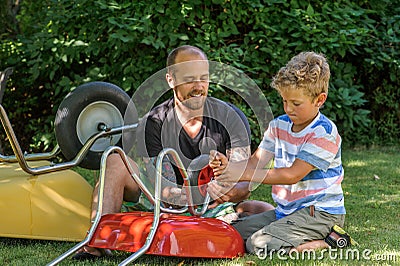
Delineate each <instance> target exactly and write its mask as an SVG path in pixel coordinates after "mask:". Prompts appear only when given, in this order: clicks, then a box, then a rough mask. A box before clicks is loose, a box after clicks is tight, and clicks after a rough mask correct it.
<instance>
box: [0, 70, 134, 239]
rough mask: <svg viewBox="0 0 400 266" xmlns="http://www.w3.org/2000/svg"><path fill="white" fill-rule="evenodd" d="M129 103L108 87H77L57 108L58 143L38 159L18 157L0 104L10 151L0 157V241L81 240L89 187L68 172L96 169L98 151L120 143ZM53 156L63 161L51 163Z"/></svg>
mask: <svg viewBox="0 0 400 266" xmlns="http://www.w3.org/2000/svg"><path fill="white" fill-rule="evenodd" d="M5 74H7V73H6V72H2V75H3V80H4V79H6V77H5ZM8 74H9V73H8ZM3 85H4V83H3ZM2 87H3V88H2V89H4V86H2ZM0 101H1V100H0ZM129 101H130V97H129V96H128V95H127V94H126V93H125V92H124V91H123V90H122V89H120V88H119V87H118V86H116V85H113V84H110V83H106V82H90V83H86V84H83V85H81V86H78V87H77V88H76V89H75V90H74V91H73V92H71V93H70V94H68V95H67V96H66V97H65V98H64V100H63V101H62V103H61V105H60V107H59V109H58V112H57V115H56V121H55V134H56V139H57V143H58V144H57V145H56V147H55V148H54V149H53V151H51V152H49V153H39V154H24V153H23V151H22V149H21V147H20V145H19V143H18V140H17V137H16V135H15V133H14V131H13V128H12V126H11V123H10V121H9V119H8V117H7V114H6V111H5V109H4V108H3V106H2V105H1V104H0V119H1V123H2V125H3V128H4V130H5V132H6V135H7V138H8V140H9V141H10V145H11V147H12V150H13V152H14V154H13V155H10V156H7V155H3V154H0V216H1V217H2V222H1V223H0V237H15V238H30V239H44V240H62V241H64V240H65V241H81V240H82V239H84V237H85V236H86V234H87V230H88V228H89V227H90V209H91V197H92V191H93V188H92V186H91V185H90V184H89V183H88V182H87V181H86V180H85V179H84V178H83V177H82V176H81V175H80V174H78V173H77V172H75V171H73V170H71V169H70V168H72V167H74V166H78V165H79V166H81V167H84V168H88V169H99V167H100V158H101V155H102V153H103V151H104V150H105V149H106V148H107V147H109V146H113V145H117V146H118V145H120V144H121V141H122V137H121V136H122V134H123V133H122V127H121V126H122V125H123V123H124V114H125V110H126V108H127V106H128V103H129ZM134 126H135V125H134ZM125 128H127V127H124V129H125ZM128 128H129V127H128ZM59 152H61V153H62V154H63V155H64V158H66V159H67V161H65V162H61V163H53V162H51V160H52V159H53V158H54V157H56V156H57V155H58V154H59Z"/></svg>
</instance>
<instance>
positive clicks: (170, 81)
mask: <svg viewBox="0 0 400 266" xmlns="http://www.w3.org/2000/svg"><path fill="white" fill-rule="evenodd" d="M165 78H166V79H167V83H168V85H169V87H170V88H171V89H173V88H175V81H174V77H173V75H172V74H170V73H167V74H166V75H165Z"/></svg>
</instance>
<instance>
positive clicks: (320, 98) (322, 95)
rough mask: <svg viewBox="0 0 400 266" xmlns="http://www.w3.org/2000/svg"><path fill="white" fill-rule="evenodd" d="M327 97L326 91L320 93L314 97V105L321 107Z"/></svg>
mask: <svg viewBox="0 0 400 266" xmlns="http://www.w3.org/2000/svg"><path fill="white" fill-rule="evenodd" d="M327 97H328V94H327V93H325V92H322V93H320V94H319V95H318V96H317V98H316V101H315V105H316V106H317V107H321V106H322V105H323V104H324V103H325V101H326V99H327Z"/></svg>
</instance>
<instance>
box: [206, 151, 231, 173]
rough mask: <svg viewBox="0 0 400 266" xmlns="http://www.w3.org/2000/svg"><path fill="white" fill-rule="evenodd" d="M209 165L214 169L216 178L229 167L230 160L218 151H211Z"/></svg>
mask: <svg viewBox="0 0 400 266" xmlns="http://www.w3.org/2000/svg"><path fill="white" fill-rule="evenodd" d="M209 165H210V167H211V168H212V169H213V172H214V176H218V175H220V174H222V172H224V170H225V168H226V166H227V165H228V158H227V157H226V156H225V155H224V154H222V153H220V152H218V151H216V150H211V151H210V162H209Z"/></svg>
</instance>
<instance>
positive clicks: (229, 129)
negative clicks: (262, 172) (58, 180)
mask: <svg viewBox="0 0 400 266" xmlns="http://www.w3.org/2000/svg"><path fill="white" fill-rule="evenodd" d="M166 80H167V82H168V84H169V87H170V88H171V89H172V90H173V94H174V97H173V98H171V99H169V100H167V101H165V102H163V103H162V104H160V105H158V106H156V107H155V108H154V109H153V110H151V111H150V112H149V113H148V114H147V115H146V116H145V117H144V118H143V119H142V120H141V122H140V125H139V127H138V132H137V140H138V145H137V146H138V148H137V149H138V151H137V152H138V154H139V155H140V156H141V157H143V161H144V163H145V164H146V171H141V173H140V171H139V167H138V166H137V164H136V163H134V162H133V161H132V165H134V166H135V170H136V173H137V174H138V175H143V174H145V175H146V177H148V178H154V176H153V175H152V174H151V172H152V171H151V169H154V166H153V165H154V162H155V160H156V157H157V155H158V154H159V152H160V151H161V150H162V149H164V148H173V149H175V150H176V151H177V152H178V154H179V156H180V158H181V160H182V162H183V164H184V166H185V167H189V165H190V163H191V162H192V161H193V160H194V159H195V158H197V157H199V156H200V155H202V154H209V153H210V151H211V150H218V151H219V152H221V153H223V154H225V155H226V156H227V157H228V159H230V160H235V161H240V160H243V159H247V158H248V157H249V156H250V138H249V131H248V128H249V126H248V122H247V119H246V118H245V116H244V114H243V113H242V112H241V111H240V110H239V109H238V108H237V107H234V106H233V105H229V104H227V103H225V102H222V101H220V100H217V99H215V98H212V97H207V95H208V88H209V62H208V59H207V56H206V55H205V53H204V52H203V51H202V50H200V49H199V48H197V47H194V46H188V45H185V46H181V47H178V48H176V49H174V50H173V51H172V52H171V53H170V54H169V56H168V59H167V74H166ZM246 128H247V129H246ZM146 173H147V174H146ZM153 173H154V172H153ZM152 176H153V177H152ZM163 177H164V179H165V180H164V183H167V184H169V185H166V186H164V187H163V201H165V202H166V203H167V204H170V205H181V204H182V200H184V195H183V194H182V193H181V191H182V190H181V189H179V188H175V189H170V188H174V186H175V183H177V184H178V185H181V184H182V181H183V179H182V176H181V174H180V171H179V169H178V167H177V166H175V165H174V163H173V162H172V161H169V160H165V161H164V162H163ZM207 191H208V193H209V194H210V196H211V198H212V199H213V200H214V203H213V204H212V205H210V208H211V209H212V208H215V207H217V206H218V207H219V209H224V208H225V207H226V208H231V209H234V212H237V213H239V214H240V213H245V214H246V215H247V214H252V213H259V212H262V211H266V210H270V209H271V208H273V207H272V206H271V205H269V204H267V203H263V202H258V201H245V202H242V201H243V200H245V199H247V198H248V197H249V195H250V191H249V184H248V183H246V182H241V183H237V184H235V185H233V186H229V187H228V188H227V187H226V186H224V184H222V183H217V182H210V183H208V185H207ZM97 194H98V193H97V185H96V189H95V192H94V196H93V207H92V210H93V211H92V216H93V217H94V216H95V213H96V208H97V198H98V195H97ZM140 194H141V192H140V189H139V186H138V185H137V183H136V182H135V181H134V179H132V177H131V175H130V174H129V172H128V171H127V170H126V168H125V165H124V163H123V162H122V160H121V158H120V156H119V155H118V154H111V155H110V156H109V157H108V158H107V167H106V174H105V189H104V204H103V214H106V213H117V212H120V210H121V206H122V205H123V202H124V201H127V202H137V201H138V200H139V196H140ZM234 203H237V204H234ZM221 206H222V207H221ZM106 253H107V251H106V250H99V249H95V248H91V247H87V246H85V247H84V248H83V249H82V250H80V251H79V252H78V253H77V254H76V255H75V256H74V258H75V259H87V258H94V257H99V256H102V255H105V254H106Z"/></svg>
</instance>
